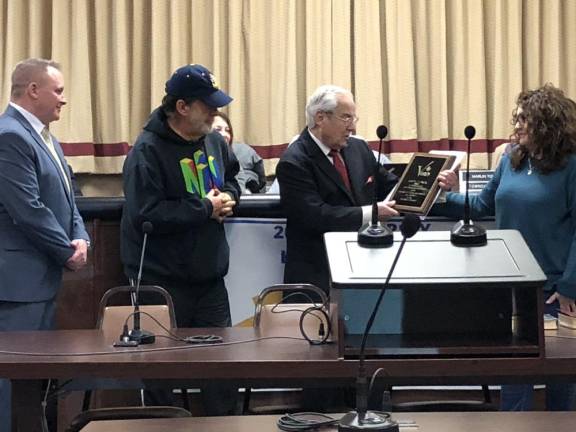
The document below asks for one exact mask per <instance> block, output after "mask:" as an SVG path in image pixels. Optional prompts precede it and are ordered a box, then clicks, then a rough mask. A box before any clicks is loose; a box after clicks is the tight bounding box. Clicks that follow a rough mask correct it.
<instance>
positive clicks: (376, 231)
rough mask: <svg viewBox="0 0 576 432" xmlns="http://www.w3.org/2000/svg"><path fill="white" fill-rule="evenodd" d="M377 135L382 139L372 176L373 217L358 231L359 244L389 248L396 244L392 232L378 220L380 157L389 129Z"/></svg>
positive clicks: (378, 128)
mask: <svg viewBox="0 0 576 432" xmlns="http://www.w3.org/2000/svg"><path fill="white" fill-rule="evenodd" d="M376 135H377V136H378V138H379V139H380V143H379V144H378V159H377V161H376V164H375V165H374V174H373V175H372V181H373V183H374V193H373V194H372V217H371V221H370V223H368V224H365V225H363V226H362V227H361V228H360V231H358V244H359V245H360V246H363V247H368V248H378V247H388V246H392V243H393V242H394V237H393V235H392V231H391V230H390V229H389V228H388V227H386V226H384V225H382V224H381V223H380V221H379V220H378V184H379V182H378V171H379V169H380V156H381V155H382V141H384V138H386V135H388V128H387V127H386V126H384V125H380V126H378V127H377V128H376Z"/></svg>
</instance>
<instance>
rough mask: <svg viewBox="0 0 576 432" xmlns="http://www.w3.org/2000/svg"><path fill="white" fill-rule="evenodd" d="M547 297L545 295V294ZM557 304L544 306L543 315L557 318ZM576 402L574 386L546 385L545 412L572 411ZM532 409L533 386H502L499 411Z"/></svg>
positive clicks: (561, 384)
mask: <svg viewBox="0 0 576 432" xmlns="http://www.w3.org/2000/svg"><path fill="white" fill-rule="evenodd" d="M545 296H546V297H547V294H545ZM559 307H560V305H559V304H558V302H554V303H553V304H546V305H545V306H544V310H545V313H547V314H550V315H553V316H558V312H557V311H558V308H559ZM575 402H576V384H573V383H553V384H551V383H547V384H546V410H547V411H572V410H573V409H574V404H575ZM533 407H534V386H532V385H531V384H517V385H516V384H515V385H503V386H502V390H501V392H500V410H501V411H531V410H532V409H533Z"/></svg>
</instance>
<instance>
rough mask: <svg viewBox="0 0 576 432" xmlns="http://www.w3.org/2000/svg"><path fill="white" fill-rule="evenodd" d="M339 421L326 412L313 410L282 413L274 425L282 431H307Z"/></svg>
mask: <svg viewBox="0 0 576 432" xmlns="http://www.w3.org/2000/svg"><path fill="white" fill-rule="evenodd" d="M339 421H340V419H336V418H334V417H331V416H329V415H326V414H322V413H315V412H299V413H294V414H284V415H283V416H281V417H280V418H279V419H278V421H277V422H276V425H277V426H278V429H281V430H283V431H287V432H291V431H307V430H311V429H317V428H320V427H325V426H331V425H335V424H337V423H338V422H339Z"/></svg>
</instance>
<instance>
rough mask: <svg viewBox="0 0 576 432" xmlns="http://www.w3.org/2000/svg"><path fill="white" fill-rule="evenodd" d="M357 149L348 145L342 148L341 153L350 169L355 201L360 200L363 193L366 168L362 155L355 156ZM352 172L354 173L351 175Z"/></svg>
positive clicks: (349, 176)
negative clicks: (363, 164)
mask: <svg viewBox="0 0 576 432" xmlns="http://www.w3.org/2000/svg"><path fill="white" fill-rule="evenodd" d="M355 151H356V149H355V148H354V146H350V145H348V146H346V147H344V148H343V149H342V151H341V153H340V154H341V155H342V158H343V159H344V163H345V164H346V167H347V169H348V173H349V175H348V178H349V179H350V186H351V188H352V194H353V195H354V198H356V199H355V201H354V202H358V199H357V198H358V197H360V196H361V195H362V191H363V190H364V187H365V185H364V184H363V183H362V182H363V179H364V175H362V174H363V172H364V168H363V166H362V163H361V162H362V159H361V158H360V157H354V156H353V155H354V152H355ZM350 173H354V174H355V175H354V174H352V175H350Z"/></svg>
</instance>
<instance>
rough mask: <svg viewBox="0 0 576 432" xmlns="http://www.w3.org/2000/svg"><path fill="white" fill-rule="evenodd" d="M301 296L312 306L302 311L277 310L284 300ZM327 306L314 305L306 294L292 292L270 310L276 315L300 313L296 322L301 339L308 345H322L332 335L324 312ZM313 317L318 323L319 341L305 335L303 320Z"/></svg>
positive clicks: (328, 319)
mask: <svg viewBox="0 0 576 432" xmlns="http://www.w3.org/2000/svg"><path fill="white" fill-rule="evenodd" d="M299 295H301V296H303V297H305V298H306V299H307V300H308V301H309V302H310V303H311V304H312V306H310V307H309V308H307V309H305V310H302V309H296V308H295V309H282V310H281V309H279V308H280V306H282V305H283V304H286V303H283V302H285V301H286V299H289V298H290V297H295V296H299ZM327 307H328V306H327V304H325V303H316V302H315V301H314V300H312V297H310V296H309V295H308V293H306V292H303V291H297V292H292V293H289V294H288V295H286V297H284V298H283V299H282V301H281V302H278V303H276V304H275V305H274V306H272V308H271V309H270V312H271V313H276V314H281V313H288V312H298V313H300V319H299V321H298V327H299V329H300V333H301V334H302V337H303V338H304V339H306V340H307V341H308V343H309V344H310V345H322V344H325V343H327V341H328V339H329V338H330V335H331V334H332V323H331V322H330V316H329V315H328V312H327V311H326V309H327ZM318 314H320V315H321V316H319V315H318ZM308 315H310V316H313V317H314V318H316V319H317V320H318V321H319V323H320V324H319V327H318V336H319V339H313V338H312V337H310V336H309V335H308V333H306V329H305V327H304V320H305V319H306V316H308Z"/></svg>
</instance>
